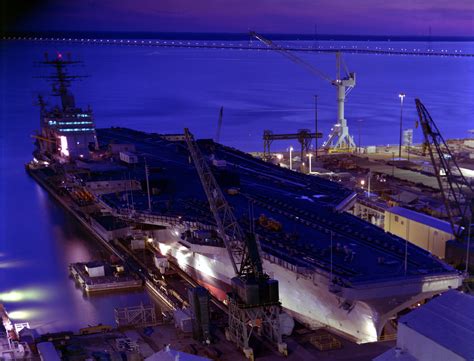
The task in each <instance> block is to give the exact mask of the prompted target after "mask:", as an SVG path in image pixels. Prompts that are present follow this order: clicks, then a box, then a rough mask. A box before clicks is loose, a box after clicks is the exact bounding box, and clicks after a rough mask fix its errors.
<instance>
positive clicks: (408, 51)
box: [2, 37, 474, 58]
mask: <svg viewBox="0 0 474 361" xmlns="http://www.w3.org/2000/svg"><path fill="white" fill-rule="evenodd" d="M2 40H4V41H35V42H54V43H57V42H60V43H76V44H84V45H91V44H93V45H115V46H117V45H119V46H148V47H161V48H196V49H230V50H257V51H271V50H272V49H269V48H266V47H263V46H261V45H260V44H258V43H256V42H250V41H249V42H244V41H214V40H211V41H205V40H156V39H146V40H142V39H96V38H56V37H3V38H2ZM296 41H297V40H295V41H292V42H291V43H292V44H287V45H283V47H284V48H285V49H287V50H291V51H298V52H316V53H335V52H342V53H350V54H374V55H412V56H442V57H470V58H472V57H474V52H472V50H469V51H465V50H462V49H440V50H438V49H436V50H435V49H423V48H419V47H418V48H413V47H406V46H405V47H399V48H395V47H387V48H382V47H380V46H367V45H365V44H364V45H342V46H334V45H333V46H317V45H296V44H294V42H296ZM302 42H303V41H302ZM305 43H306V44H308V43H309V42H308V41H305ZM364 43H365V42H364ZM404 44H406V42H404Z"/></svg>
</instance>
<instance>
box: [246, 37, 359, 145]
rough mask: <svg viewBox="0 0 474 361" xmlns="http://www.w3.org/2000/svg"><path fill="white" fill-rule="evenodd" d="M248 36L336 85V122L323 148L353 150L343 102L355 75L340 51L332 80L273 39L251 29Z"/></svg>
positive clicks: (352, 84) (353, 84) (352, 141)
mask: <svg viewBox="0 0 474 361" xmlns="http://www.w3.org/2000/svg"><path fill="white" fill-rule="evenodd" d="M250 36H252V37H254V38H255V39H257V40H259V41H260V42H262V43H263V44H265V45H267V46H268V47H269V48H271V49H273V50H275V51H278V52H279V53H280V54H282V55H284V56H286V57H287V58H288V59H290V60H291V61H293V62H294V63H296V64H299V65H301V66H303V67H304V68H305V69H306V70H308V71H310V72H311V73H313V74H314V75H316V76H318V77H319V78H321V79H323V80H324V81H326V82H328V83H330V84H331V85H333V86H335V87H336V90H337V122H336V124H334V126H333V127H332V128H331V132H330V133H329V137H328V139H327V140H326V141H325V142H324V143H323V148H325V149H335V150H354V149H355V147H356V146H355V142H354V138H353V137H352V136H351V135H350V134H349V127H348V126H347V120H346V119H345V115H344V104H345V102H346V97H347V95H348V94H349V93H350V92H351V90H352V89H353V88H354V87H355V85H356V75H355V73H354V72H349V71H348V69H347V65H346V64H345V62H344V60H343V58H342V54H341V52H339V51H338V52H336V79H334V80H332V79H331V77H329V76H328V75H326V74H325V73H324V72H322V71H321V70H319V69H317V68H315V67H314V66H313V65H312V64H310V63H308V62H307V61H305V60H303V59H301V58H299V57H297V56H296V55H294V54H293V53H292V52H290V51H289V50H287V49H285V48H284V47H282V46H280V45H278V44H275V43H274V42H273V41H271V40H268V39H266V38H264V37H263V36H262V35H260V34H257V33H256V32H255V31H251V32H250ZM341 68H343V70H344V71H345V76H344V77H342V76H341Z"/></svg>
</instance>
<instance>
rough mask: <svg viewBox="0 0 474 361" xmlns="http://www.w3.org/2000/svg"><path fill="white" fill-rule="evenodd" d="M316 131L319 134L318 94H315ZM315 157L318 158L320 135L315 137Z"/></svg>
mask: <svg viewBox="0 0 474 361" xmlns="http://www.w3.org/2000/svg"><path fill="white" fill-rule="evenodd" d="M314 133H315V134H318V96H317V95H315V96H314ZM314 142H315V146H314V157H315V158H316V160H317V159H318V137H316V138H314Z"/></svg>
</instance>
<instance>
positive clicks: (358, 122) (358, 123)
mask: <svg viewBox="0 0 474 361" xmlns="http://www.w3.org/2000/svg"><path fill="white" fill-rule="evenodd" d="M360 123H362V119H359V120H358V121H357V128H358V130H359V142H358V143H359V144H358V147H357V149H358V152H357V153H359V154H360V153H361V151H360V148H361V141H360Z"/></svg>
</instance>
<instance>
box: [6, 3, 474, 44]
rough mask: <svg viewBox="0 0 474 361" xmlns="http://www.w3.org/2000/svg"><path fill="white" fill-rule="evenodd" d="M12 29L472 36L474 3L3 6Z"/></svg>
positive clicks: (54, 4) (74, 4) (9, 27)
mask: <svg viewBox="0 0 474 361" xmlns="http://www.w3.org/2000/svg"><path fill="white" fill-rule="evenodd" d="M0 4H1V10H2V11H1V12H2V15H1V19H2V28H3V29H4V30H5V29H6V30H9V31H88V32H94V31H120V32H136V31H137V32H234V33H245V32H246V31H248V29H250V28H251V29H255V30H258V31H260V32H264V33H301V34H303V33H306V34H312V33H314V32H315V25H317V28H318V30H317V31H318V33H319V34H354V35H415V36H424V35H428V34H429V29H430V27H431V34H432V35H433V36H473V35H474V0H452V1H448V0H393V1H390V0H124V1H118V0H81V1H76V0H75V1H70V0H63V1H61V0H49V1H41V0H19V1H17V0H0Z"/></svg>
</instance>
